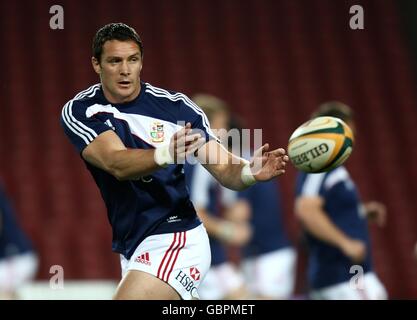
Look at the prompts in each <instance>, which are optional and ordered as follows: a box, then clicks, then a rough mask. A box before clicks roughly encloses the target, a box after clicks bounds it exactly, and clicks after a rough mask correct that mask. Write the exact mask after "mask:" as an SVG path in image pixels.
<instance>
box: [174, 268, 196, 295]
mask: <svg viewBox="0 0 417 320" xmlns="http://www.w3.org/2000/svg"><path fill="white" fill-rule="evenodd" d="M191 269H195V270H196V272H198V275H196V273H194V274H192V275H191V277H192V278H193V279H194V277H198V279H200V272H199V271H198V270H197V268H190V270H191ZM175 280H177V281H178V282H179V283H181V285H182V286H183V287H184V288H185V290H187V291H188V292H189V293H190V294H191V296H198V295H197V287H196V286H195V285H196V283H195V282H194V281H198V280H194V281H193V280H192V279H191V278H190V277H189V276H188V275H187V274H186V273H185V272H182V271H181V270H180V272H178V274H177V276H176V277H175Z"/></svg>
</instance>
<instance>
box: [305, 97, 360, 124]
mask: <svg viewBox="0 0 417 320" xmlns="http://www.w3.org/2000/svg"><path fill="white" fill-rule="evenodd" d="M324 116H329V117H335V118H339V119H342V120H343V121H345V122H346V121H351V120H353V111H352V109H351V108H350V107H349V106H347V105H346V104H344V103H342V102H339V101H328V102H325V103H323V104H321V105H320V106H319V108H318V109H317V111H315V112H314V113H313V114H312V116H311V117H312V118H316V117H324Z"/></svg>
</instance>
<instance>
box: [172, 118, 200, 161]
mask: <svg viewBox="0 0 417 320" xmlns="http://www.w3.org/2000/svg"><path fill="white" fill-rule="evenodd" d="M205 142H206V140H205V139H204V137H202V136H201V134H200V133H194V134H193V133H192V129H191V123H189V122H187V124H186V125H185V127H184V128H182V129H181V130H179V131H177V132H176V133H175V134H174V135H173V136H172V137H171V140H170V143H169V153H170V154H171V156H172V158H173V159H174V162H175V163H185V159H186V157H187V156H189V155H191V154H193V153H194V152H195V151H196V150H198V149H199V148H200V147H201V146H203V145H204V143H205Z"/></svg>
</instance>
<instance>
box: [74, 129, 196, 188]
mask: <svg viewBox="0 0 417 320" xmlns="http://www.w3.org/2000/svg"><path fill="white" fill-rule="evenodd" d="M201 139H202V138H201V136H200V134H191V124H189V123H188V124H187V125H186V126H185V127H184V128H182V129H181V130H179V131H178V132H176V133H175V134H174V135H173V136H172V138H171V140H170V144H169V145H168V146H167V147H166V148H161V149H158V150H157V149H148V150H145V149H128V148H126V146H125V145H124V144H123V142H122V141H121V140H120V138H119V136H118V135H117V134H115V133H114V132H113V131H111V130H108V131H105V132H103V133H101V134H100V135H99V136H97V137H96V138H95V139H94V141H93V142H91V143H90V144H89V145H88V146H87V147H86V148H85V149H84V150H83V152H82V157H83V158H84V159H85V160H86V161H87V162H89V163H90V164H92V165H94V166H96V167H98V168H101V169H103V170H105V171H106V172H108V173H110V174H111V175H113V176H114V177H116V178H117V179H118V180H131V179H137V178H139V177H141V176H146V175H149V174H151V173H152V172H154V171H156V170H159V169H161V167H164V166H165V165H167V164H169V163H174V162H176V161H177V160H178V159H179V158H184V157H185V156H186V155H187V154H189V153H190V152H193V150H195V148H197V147H198V146H200V145H201V144H202V140H201Z"/></svg>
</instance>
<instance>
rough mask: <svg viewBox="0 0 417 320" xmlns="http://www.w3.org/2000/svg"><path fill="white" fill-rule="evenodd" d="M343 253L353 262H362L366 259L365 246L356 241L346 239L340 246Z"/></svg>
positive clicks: (361, 242)
mask: <svg viewBox="0 0 417 320" xmlns="http://www.w3.org/2000/svg"><path fill="white" fill-rule="evenodd" d="M341 249H342V251H343V253H344V254H345V255H346V256H348V257H349V258H350V259H351V260H352V261H353V262H357V263H359V262H362V261H363V260H365V257H366V245H365V243H364V242H363V241H361V240H357V239H347V240H346V241H345V242H344V243H343V244H342V246H341Z"/></svg>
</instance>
